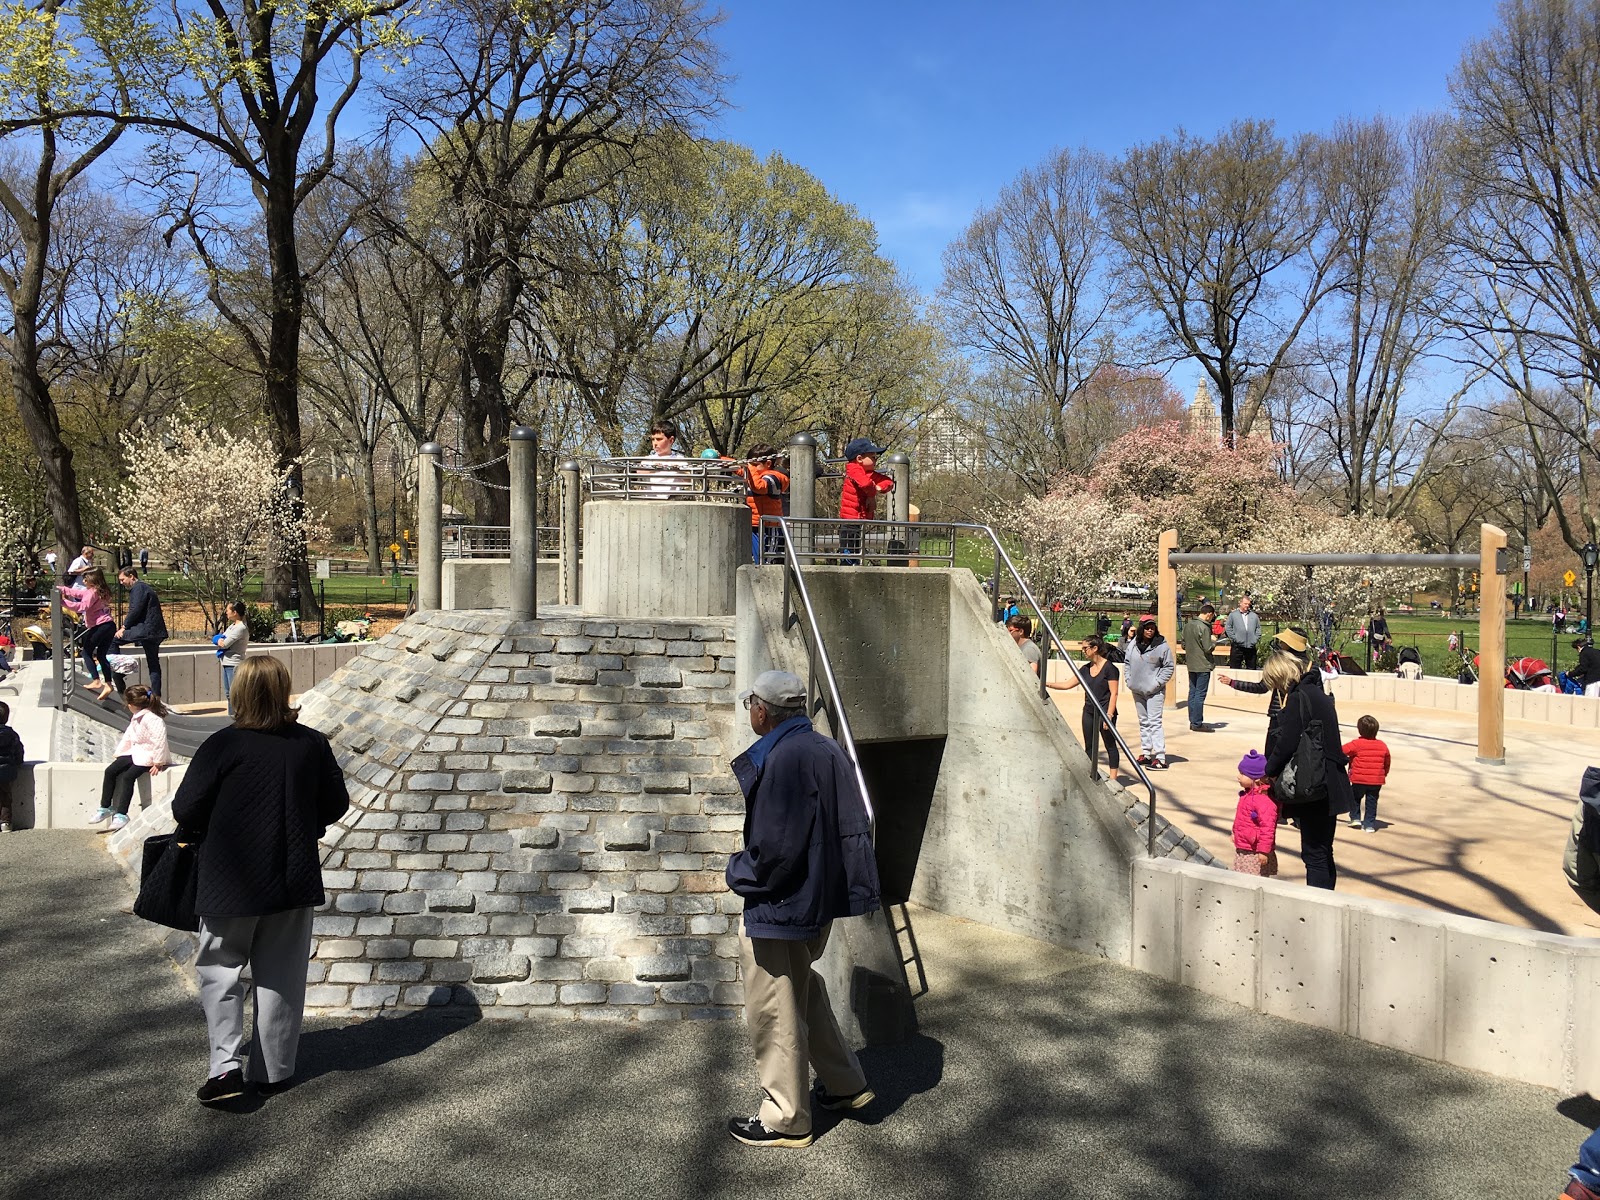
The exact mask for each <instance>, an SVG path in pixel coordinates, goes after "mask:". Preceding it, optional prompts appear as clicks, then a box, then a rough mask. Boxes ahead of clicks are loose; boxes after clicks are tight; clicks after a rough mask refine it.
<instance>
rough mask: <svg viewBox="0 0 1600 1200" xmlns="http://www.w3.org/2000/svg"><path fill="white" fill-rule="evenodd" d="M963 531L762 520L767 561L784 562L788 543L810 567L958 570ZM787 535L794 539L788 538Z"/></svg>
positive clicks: (915, 524)
mask: <svg viewBox="0 0 1600 1200" xmlns="http://www.w3.org/2000/svg"><path fill="white" fill-rule="evenodd" d="M958 528H959V526H956V525H950V524H943V523H939V522H930V523H928V524H926V525H925V524H923V523H922V522H921V521H845V520H841V519H839V518H837V517H762V518H761V561H762V563H763V564H769V563H778V562H781V561H782V560H783V557H784V555H785V553H786V552H787V551H786V549H785V543H787V545H788V546H789V547H792V548H793V550H794V553H795V555H796V557H798V558H800V559H802V560H804V561H806V562H810V563H817V562H819V561H825V560H832V561H834V562H836V563H838V564H839V565H841V566H848V565H855V564H859V563H863V562H864V563H866V564H868V565H877V566H898V565H900V564H902V563H906V564H911V565H915V564H917V563H920V562H927V563H929V564H930V565H935V564H937V565H941V566H954V565H955V561H956V530H957V529H958ZM783 529H788V530H790V531H791V535H785V534H783V533H782V530H783Z"/></svg>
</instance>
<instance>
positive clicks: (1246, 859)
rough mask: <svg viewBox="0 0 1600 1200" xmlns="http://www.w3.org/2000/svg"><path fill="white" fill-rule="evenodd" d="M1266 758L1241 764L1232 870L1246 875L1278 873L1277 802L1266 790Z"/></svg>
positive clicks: (1249, 757) (1255, 755)
mask: <svg viewBox="0 0 1600 1200" xmlns="http://www.w3.org/2000/svg"><path fill="white" fill-rule="evenodd" d="M1266 773H1267V759H1266V755H1264V754H1262V753H1261V752H1260V751H1258V750H1252V751H1250V753H1249V754H1246V755H1245V756H1244V757H1243V758H1241V759H1240V760H1239V787H1240V789H1241V791H1240V792H1239V807H1238V808H1237V809H1236V810H1235V811H1234V814H1233V869H1234V870H1235V871H1238V872H1240V873H1241V874H1244V875H1276V874H1277V873H1278V851H1277V849H1276V847H1277V838H1278V802H1277V801H1276V800H1274V799H1273V798H1272V794H1271V793H1270V792H1269V791H1268V790H1267V783H1266V780H1265V778H1264V777H1265V775H1266Z"/></svg>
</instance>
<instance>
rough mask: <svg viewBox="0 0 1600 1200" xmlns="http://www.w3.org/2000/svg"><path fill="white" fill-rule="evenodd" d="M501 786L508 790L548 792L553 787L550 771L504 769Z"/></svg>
mask: <svg viewBox="0 0 1600 1200" xmlns="http://www.w3.org/2000/svg"><path fill="white" fill-rule="evenodd" d="M500 786H501V787H502V788H504V789H505V790H506V791H507V792H548V791H550V789H551V779H550V773H549V772H548V771H529V770H508V771H503V772H501V783H500Z"/></svg>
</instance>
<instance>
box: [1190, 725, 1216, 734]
mask: <svg viewBox="0 0 1600 1200" xmlns="http://www.w3.org/2000/svg"><path fill="white" fill-rule="evenodd" d="M1189 728H1190V729H1191V730H1192V731H1193V732H1195V733H1210V732H1211V726H1209V725H1190V726H1189Z"/></svg>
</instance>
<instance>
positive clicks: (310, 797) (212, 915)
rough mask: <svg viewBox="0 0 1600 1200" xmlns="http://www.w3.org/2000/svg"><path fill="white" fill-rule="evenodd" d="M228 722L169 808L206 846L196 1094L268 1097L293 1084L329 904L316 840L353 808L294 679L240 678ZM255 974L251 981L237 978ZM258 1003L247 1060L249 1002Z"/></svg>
mask: <svg viewBox="0 0 1600 1200" xmlns="http://www.w3.org/2000/svg"><path fill="white" fill-rule="evenodd" d="M233 711H234V721H233V725H232V726H231V727H230V728H228V729H223V730H219V731H218V732H217V733H214V734H212V735H211V736H210V737H209V738H207V739H206V740H205V742H204V744H203V745H201V747H200V749H199V750H198V751H197V752H196V753H195V756H194V761H193V762H191V763H190V764H189V770H188V773H187V774H186V775H185V776H184V778H183V782H182V784H180V785H179V787H178V794H177V796H176V797H174V799H173V801H172V815H173V817H174V819H176V821H177V822H178V827H179V829H180V831H182V832H184V833H186V834H187V835H189V836H190V837H193V838H195V839H196V840H198V841H199V842H200V869H199V879H198V882H197V885H196V890H195V911H196V912H197V913H198V914H199V916H200V950H199V954H198V955H197V956H196V957H195V971H196V973H197V975H198V976H199V981H200V1003H201V1006H202V1007H203V1008H204V1009H205V1014H206V1027H207V1029H208V1030H209V1031H210V1035H211V1067H210V1073H209V1075H208V1077H207V1079H206V1081H205V1083H204V1084H202V1085H201V1086H200V1089H199V1091H198V1092H196V1093H195V1095H196V1096H197V1097H198V1098H199V1100H200V1102H201V1103H203V1104H214V1103H216V1102H218V1101H220V1100H228V1099H231V1098H232V1097H235V1096H239V1095H242V1094H243V1093H244V1090H245V1086H246V1074H247V1073H248V1079H249V1081H250V1082H251V1083H253V1084H255V1085H256V1086H257V1087H258V1089H260V1090H263V1091H271V1090H278V1089H280V1088H281V1087H282V1086H283V1085H285V1084H286V1083H287V1082H288V1081H289V1079H290V1078H291V1076H293V1075H294V1066H295V1054H296V1051H297V1050H298V1048H299V1042H300V1020H301V1016H302V1014H303V1011H304V1007H305V990H306V964H307V962H308V961H309V960H310V957H311V910H312V909H313V908H315V907H316V906H317V905H319V904H321V903H322V902H323V901H324V899H325V898H326V897H325V896H324V894H323V891H322V857H321V854H320V852H319V850H318V846H317V840H318V839H319V838H320V837H321V836H322V833H323V831H324V830H325V829H327V827H328V826H329V825H331V824H332V823H333V822H334V821H336V820H338V819H339V817H340V816H342V815H343V814H344V811H345V810H346V809H347V808H349V806H350V797H349V794H348V793H347V792H346V791H345V785H344V773H343V771H341V770H340V769H339V764H338V762H337V761H336V760H335V759H334V756H333V750H332V748H331V747H330V746H329V745H328V739H327V738H325V737H323V736H322V734H320V733H318V732H317V731H316V730H314V729H307V728H306V727H305V726H303V725H300V724H298V723H297V721H296V717H297V716H298V713H297V711H296V710H295V709H293V708H290V707H289V671H288V668H287V667H285V666H284V665H283V664H282V663H281V662H279V661H278V660H277V659H274V658H270V657H268V656H265V655H261V656H257V657H251V658H247V659H245V661H244V662H243V663H242V664H240V666H239V670H238V673H237V674H236V675H235V676H234V680H233ZM246 964H248V965H249V967H250V974H251V980H250V983H249V984H248V985H246V984H245V982H244V980H243V978H242V973H243V971H244V968H245V965H246ZM247 986H248V989H249V990H250V991H252V992H254V994H255V1031H254V1036H253V1037H252V1038H251V1044H250V1061H249V1063H248V1065H247V1064H245V1063H244V1062H243V1060H242V1059H241V1057H240V1054H239V1048H240V1043H241V1042H242V1041H243V1040H244V1001H245V992H246V989H247Z"/></svg>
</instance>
